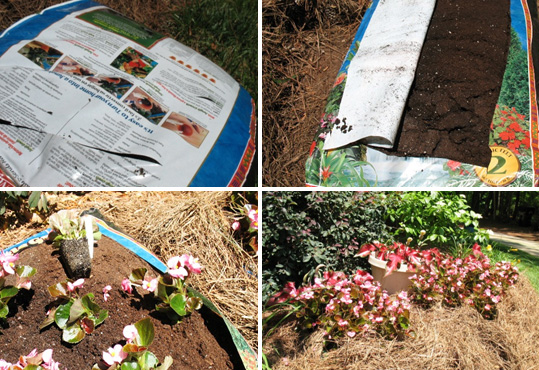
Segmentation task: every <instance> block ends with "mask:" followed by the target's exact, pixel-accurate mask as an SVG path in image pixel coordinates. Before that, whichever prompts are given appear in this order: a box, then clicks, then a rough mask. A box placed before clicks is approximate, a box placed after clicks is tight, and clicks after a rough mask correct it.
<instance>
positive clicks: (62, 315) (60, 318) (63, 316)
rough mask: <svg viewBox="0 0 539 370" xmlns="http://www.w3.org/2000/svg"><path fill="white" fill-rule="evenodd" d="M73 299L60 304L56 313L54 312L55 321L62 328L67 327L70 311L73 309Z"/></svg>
mask: <svg viewBox="0 0 539 370" xmlns="http://www.w3.org/2000/svg"><path fill="white" fill-rule="evenodd" d="M72 305H73V301H69V302H67V303H66V304H63V305H60V306H58V308H57V309H56V313H55V314H54V321H55V322H56V325H58V327H59V328H60V329H65V328H66V326H67V322H68V320H69V311H71V306H72Z"/></svg>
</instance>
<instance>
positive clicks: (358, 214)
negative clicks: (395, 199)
mask: <svg viewBox="0 0 539 370" xmlns="http://www.w3.org/2000/svg"><path fill="white" fill-rule="evenodd" d="M386 197H387V196H386V194H384V193H379V192H378V193H362V192H337V191H334V192H268V193H265V194H264V196H263V205H264V211H263V214H264V217H263V222H262V225H263V226H262V230H263V233H262V243H263V246H264V247H263V248H262V258H263V265H264V270H263V282H264V283H263V290H262V294H263V299H264V301H266V300H267V299H268V298H269V297H270V296H271V295H272V294H273V293H275V292H276V291H277V290H280V289H281V288H282V286H283V285H284V284H285V283H286V282H287V281H295V282H301V281H302V280H303V278H304V276H305V275H306V274H309V276H311V275H312V274H313V272H314V270H315V269H316V267H317V266H318V265H320V264H323V265H325V267H324V270H338V271H344V272H346V273H352V272H355V270H357V269H358V268H360V267H362V268H366V267H367V264H366V261H365V260H364V259H361V258H354V257H353V256H354V254H355V253H356V252H357V251H358V249H359V247H361V245H362V244H363V243H366V242H369V241H372V240H381V241H385V240H388V239H390V238H391V236H390V233H389V229H388V227H387V226H386V224H385V221H384V214H385V212H386V206H385V202H384V199H385V198H386Z"/></svg>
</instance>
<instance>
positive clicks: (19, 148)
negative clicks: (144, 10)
mask: <svg viewBox="0 0 539 370" xmlns="http://www.w3.org/2000/svg"><path fill="white" fill-rule="evenodd" d="M255 126H256V122H255V114H254V101H253V100H252V99H251V97H250V96H249V94H248V93H247V91H246V90H245V89H244V88H242V87H241V86H240V85H239V84H238V83H237V82H236V81H234V79H233V78H232V77H231V76H230V75H228V74H227V73H226V72H225V71H224V70H222V69H221V68H220V67H218V66H217V65H215V64H214V63H212V62H211V61H210V60H208V59H207V58H205V57H203V56H202V55H200V54H198V53H197V52H195V51H194V50H192V49H190V48H188V47H186V46H184V45H182V44H180V43H179V42H177V41H175V40H173V39H170V38H167V37H165V36H163V35H161V34H158V33H156V32H153V31H151V30H148V29H147V28H145V27H144V26H142V25H140V24H137V23H135V22H134V21H132V20H130V19H127V18H125V17H123V16H122V15H120V14H119V13H116V12H115V11H113V10H111V9H109V8H107V7H104V6H102V5H100V4H98V3H96V2H93V1H90V0H74V1H69V2H66V3H63V4H59V5H56V6H53V7H50V8H47V9H45V10H44V11H43V12H41V13H40V14H37V15H34V16H30V17H27V18H25V19H22V20H21V21H19V22H17V23H15V24H14V25H12V26H11V27H9V28H8V29H7V30H5V31H4V32H3V33H2V34H0V170H2V171H3V172H4V176H3V182H2V184H1V185H3V186H9V185H15V186H241V185H242V184H243V182H244V180H245V177H246V175H247V173H248V171H249V169H250V167H251V164H252V161H253V158H254V156H253V155H254V152H255V131H256V127H255Z"/></svg>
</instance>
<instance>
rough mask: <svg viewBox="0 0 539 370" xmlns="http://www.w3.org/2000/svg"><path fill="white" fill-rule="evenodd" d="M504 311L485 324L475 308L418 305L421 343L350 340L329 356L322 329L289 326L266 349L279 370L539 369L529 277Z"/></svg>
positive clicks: (538, 317) (536, 298) (537, 304)
mask: <svg viewBox="0 0 539 370" xmlns="http://www.w3.org/2000/svg"><path fill="white" fill-rule="evenodd" d="M498 308H499V315H498V318H497V319H495V320H485V319H483V318H482V317H481V316H480V315H479V314H478V313H477V311H475V310H473V309H472V308H470V307H459V308H456V309H448V308H443V307H441V306H438V307H434V308H431V309H428V310H424V309H420V308H417V307H413V308H412V311H411V323H412V325H413V327H414V329H415V332H416V333H417V338H416V339H415V340H414V339H411V338H407V339H405V340H404V341H401V342H399V341H388V340H384V339H382V338H379V337H376V336H369V337H364V338H354V339H344V340H342V342H341V343H340V345H339V346H338V347H337V348H336V349H333V350H329V351H327V352H324V351H323V336H322V335H321V332H320V331H318V332H315V333H313V334H311V335H310V336H307V337H306V338H303V339H302V338H300V336H299V335H298V334H297V333H296V332H295V331H294V329H293V326H294V325H293V323H289V324H288V325H286V326H283V327H282V328H281V329H280V330H278V331H276V333H275V334H273V335H272V336H271V337H270V338H269V339H267V340H265V341H264V345H263V348H264V353H265V354H266V355H267V356H268V358H269V360H270V361H276V362H277V363H275V364H274V365H273V366H272V369H273V370H281V369H287V370H296V369H297V370H306V369H316V370H333V369H346V370H356V369H357V370H359V369H361V370H368V369H435V370H438V369H439V370H442V369H476V370H483V369H485V370H487V369H489V370H490V369H511V370H516V369H522V370H524V369H526V370H531V369H539V351H537V343H538V340H539V326H538V325H537V322H538V321H539V295H538V294H537V292H536V291H535V290H534V289H533V287H532V286H531V285H530V283H529V281H528V279H527V278H525V277H524V276H521V281H519V282H518V283H517V285H516V286H515V287H514V288H512V289H510V290H509V293H508V295H507V296H506V297H505V298H504V299H503V300H502V302H501V303H500V304H499V305H498ZM274 348H278V350H279V353H280V356H279V357H281V358H280V359H279V358H278V357H277V356H276V354H275V351H274V350H273V349H274Z"/></svg>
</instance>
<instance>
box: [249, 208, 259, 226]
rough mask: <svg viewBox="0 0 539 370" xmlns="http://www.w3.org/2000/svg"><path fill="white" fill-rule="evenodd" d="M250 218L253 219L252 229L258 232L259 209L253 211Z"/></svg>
mask: <svg viewBox="0 0 539 370" xmlns="http://www.w3.org/2000/svg"><path fill="white" fill-rule="evenodd" d="M248 216H249V218H250V219H251V228H252V229H255V230H258V209H251V210H250V211H249V213H248Z"/></svg>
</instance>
